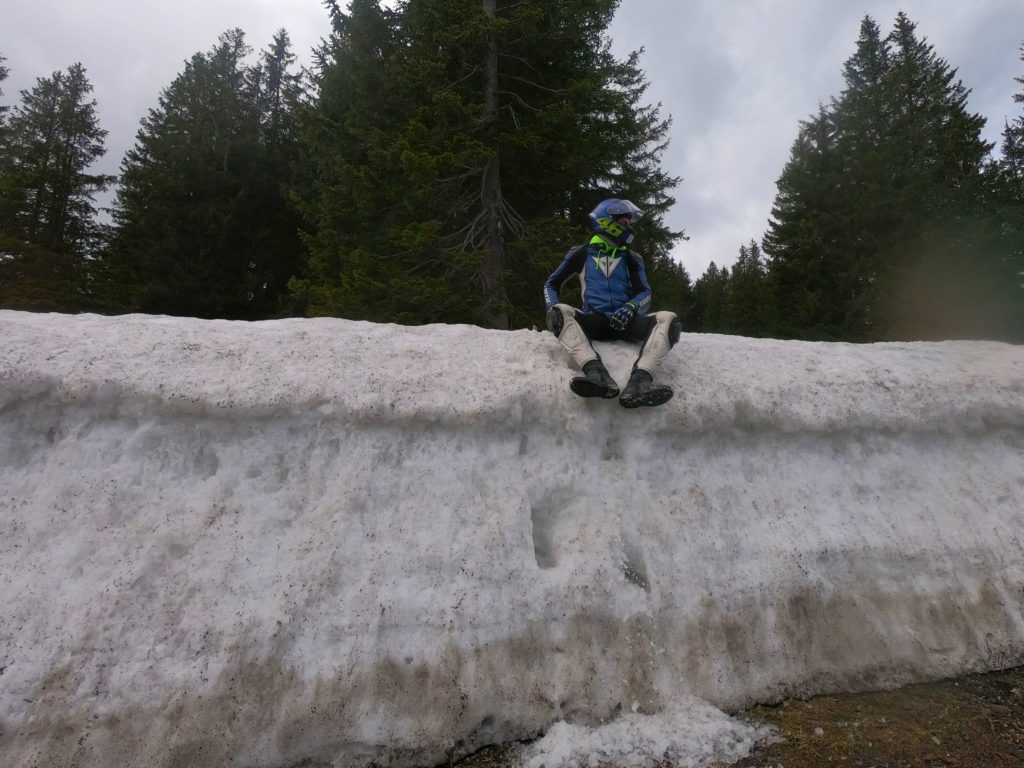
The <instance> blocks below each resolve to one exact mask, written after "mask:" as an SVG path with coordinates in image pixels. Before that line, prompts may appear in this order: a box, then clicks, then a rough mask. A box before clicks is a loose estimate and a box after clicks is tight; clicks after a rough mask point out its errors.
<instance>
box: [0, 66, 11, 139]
mask: <svg viewBox="0 0 1024 768" xmlns="http://www.w3.org/2000/svg"><path fill="white" fill-rule="evenodd" d="M5 61H7V57H6V56H4V55H3V54H0V83H2V82H3V81H4V80H6V79H7V75H8V74H10V70H9V69H7V67H5V66H4V62H5ZM3 95H4V89H3V88H0V96H3ZM9 109H10V108H9V107H8V106H7V105H6V104H0V130H2V129H3V126H4V123H5V122H6V120H7V111H8V110H9ZM0 146H2V145H0Z"/></svg>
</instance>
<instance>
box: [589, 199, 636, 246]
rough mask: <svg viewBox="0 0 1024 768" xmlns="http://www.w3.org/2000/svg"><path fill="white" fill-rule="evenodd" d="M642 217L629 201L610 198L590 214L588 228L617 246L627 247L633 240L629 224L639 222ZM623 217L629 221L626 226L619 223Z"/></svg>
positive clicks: (599, 204)
mask: <svg viewBox="0 0 1024 768" xmlns="http://www.w3.org/2000/svg"><path fill="white" fill-rule="evenodd" d="M643 215H644V214H643V211H641V210H640V209H639V208H637V207H636V206H635V205H633V203H631V202H630V201H629V200H620V199H619V198H617V197H611V198H609V199H607V200H602V201H601V202H600V203H598V204H597V207H596V208H595V209H594V210H592V211H591V212H590V227H591V229H593V230H594V231H595V232H597V233H598V234H601V235H604V236H605V237H608V238H610V239H611V240H612V241H613V242H615V243H618V244H619V245H629V243H631V242H632V240H633V228H632V227H631V226H630V224H632V223H633V222H635V221H639V220H640V219H641V218H643ZM623 217H626V218H628V219H629V221H628V222H627V223H626V224H623V223H622V222H621V221H620V219H622V218H623Z"/></svg>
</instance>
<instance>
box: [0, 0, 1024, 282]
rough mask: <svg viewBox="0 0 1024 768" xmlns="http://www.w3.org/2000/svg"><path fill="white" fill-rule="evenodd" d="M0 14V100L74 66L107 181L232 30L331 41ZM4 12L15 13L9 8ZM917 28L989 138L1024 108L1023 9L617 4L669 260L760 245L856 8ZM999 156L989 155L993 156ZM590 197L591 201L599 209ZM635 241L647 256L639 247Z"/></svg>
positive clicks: (146, 0) (941, 0)
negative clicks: (1, 69) (649, 117)
mask: <svg viewBox="0 0 1024 768" xmlns="http://www.w3.org/2000/svg"><path fill="white" fill-rule="evenodd" d="M7 6H8V7H7V8H6V9H5V11H4V14H3V19H2V20H0V54H2V55H3V56H5V57H6V58H7V61H6V62H5V66H7V67H8V69H9V70H10V75H9V77H8V79H7V80H6V81H4V82H3V83H2V84H0V88H2V89H3V91H4V95H3V97H2V99H0V103H2V104H7V105H14V104H15V103H17V101H18V99H19V96H18V93H19V91H20V90H21V89H24V88H30V87H32V85H34V84H35V81H36V79H37V78H39V77H45V76H49V75H50V74H51V73H52V72H54V71H56V70H63V69H66V68H67V67H68V66H69V65H71V64H73V63H75V62H81V63H82V64H83V65H84V66H85V68H86V72H87V74H88V76H89V79H90V81H91V82H92V84H93V86H94V88H95V91H94V94H93V95H94V97H95V99H96V101H97V104H98V110H99V116H100V123H101V126H102V127H103V128H104V129H106V130H107V131H109V136H108V137H107V150H108V152H107V156H106V158H104V160H103V162H102V164H101V165H100V166H99V169H100V170H102V171H104V172H108V173H115V172H116V171H117V168H118V166H119V165H120V161H121V158H122V156H123V155H124V153H125V151H126V150H127V149H128V148H129V147H130V146H131V145H132V144H133V143H134V140H135V133H136V131H137V130H138V125H139V120H140V119H141V118H142V117H143V116H144V115H145V114H146V111H147V110H148V109H149V108H151V107H153V106H155V105H156V101H157V97H158V95H159V93H160V91H161V90H162V89H163V88H165V87H166V86H168V85H169V84H170V83H171V81H172V80H173V79H174V78H175V77H176V76H177V75H178V74H179V73H180V72H181V71H182V70H183V69H184V62H185V61H186V60H187V59H188V58H190V57H191V56H192V54H194V53H196V52H197V51H207V50H209V49H210V48H211V47H212V46H213V45H214V43H215V42H216V40H217V36H218V35H219V34H220V33H221V32H223V31H224V30H226V29H229V28H231V27H241V28H242V29H243V30H244V31H245V33H246V39H247V40H248V42H249V44H250V45H251V46H252V47H254V48H256V49H258V50H259V49H263V48H266V47H267V46H268V45H269V43H270V41H271V38H272V37H273V34H274V32H275V31H276V30H278V29H280V28H282V27H284V28H285V29H287V30H288V33H289V35H290V36H291V39H292V43H293V46H294V50H295V52H296V54H297V55H298V56H299V58H300V60H301V61H302V62H303V63H308V62H309V50H310V49H311V48H312V47H313V46H314V45H316V43H317V42H318V41H319V39H320V38H322V37H325V36H326V35H327V34H328V33H329V31H330V25H329V20H328V16H327V12H326V11H325V10H324V8H323V6H322V4H321V3H320V1H319V0H178V1H177V2H175V3H167V2H156V1H155V0H77V2H72V0H32V1H31V2H29V0H11V2H10V3H8V4H7ZM11 6H13V8H12V7H11ZM900 10H903V11H905V12H906V13H907V14H908V15H909V17H910V19H911V20H912V21H914V22H916V23H917V25H918V27H917V31H918V35H919V37H920V36H923V37H926V38H927V39H928V41H929V42H930V43H932V44H933V45H934V46H935V50H936V52H937V53H938V54H939V55H940V56H942V57H943V58H944V59H946V60H947V61H948V62H949V63H950V64H951V65H952V66H954V67H956V68H958V69H959V77H960V78H961V79H962V80H963V82H964V84H965V85H966V86H967V87H968V88H970V89H971V90H972V95H971V99H970V105H969V106H970V109H971V110H972V111H974V112H978V113H980V114H982V115H984V116H985V117H986V118H988V121H989V122H988V126H987V127H986V130H985V132H984V137H985V138H986V139H987V140H989V141H993V142H997V143H998V142H999V140H1000V134H1001V132H1002V128H1003V121H1004V119H1010V120H1012V119H1014V118H1016V117H1018V116H1019V115H1020V114H1021V112H1022V109H1024V107H1021V106H1020V105H1017V104H1015V103H1014V102H1013V94H1014V93H1018V92H1020V91H1021V90H1022V87H1021V86H1020V85H1018V84H1017V83H1015V82H1014V80H1013V78H1014V77H1024V62H1022V61H1021V60H1020V55H1021V44H1022V43H1024V2H1022V0H970V1H969V2H957V1H956V0H623V1H622V3H621V5H620V7H619V10H618V13H617V14H616V17H615V20H614V21H613V22H612V24H611V26H610V29H609V31H610V34H611V36H612V38H613V40H614V45H615V48H616V51H617V52H618V53H619V55H620V56H625V54H626V53H628V52H629V51H631V50H635V49H638V48H641V47H642V48H644V49H645V53H644V55H643V57H642V59H641V66H642V67H643V68H644V69H645V71H646V72H647V78H648V81H649V82H650V84H651V88H650V91H649V96H650V102H652V103H655V102H660V103H661V104H662V114H663V116H671V117H672V119H673V127H672V132H671V145H670V148H669V150H668V152H667V153H666V155H665V157H664V158H663V165H664V167H665V169H666V171H668V172H669V173H671V174H673V175H676V176H681V177H683V179H684V181H683V183H682V184H681V185H680V187H679V188H678V189H677V190H676V193H675V197H676V200H677V203H676V205H675V207H674V209H673V210H672V211H671V213H670V214H669V216H668V222H667V223H668V224H669V226H671V227H673V228H675V229H685V230H686V232H687V233H688V234H689V235H690V238H691V239H690V240H689V241H688V242H683V243H681V244H680V245H679V246H678V247H677V248H676V250H675V252H674V256H675V257H676V258H677V259H678V260H680V261H681V262H682V263H683V264H684V265H685V266H686V268H687V270H688V271H689V272H690V276H691V277H692V278H693V279H696V278H697V277H699V276H700V275H701V274H702V273H703V272H704V270H705V268H706V267H707V265H708V263H709V262H711V261H715V262H716V263H717V264H719V265H720V266H721V265H728V264H731V263H732V262H733V261H734V260H735V258H736V255H737V252H738V250H739V247H740V246H741V245H742V244H744V243H747V242H749V241H750V240H751V239H756V240H760V239H761V237H762V235H763V234H764V232H765V230H766V228H767V222H768V216H769V213H770V210H771V205H772V201H773V199H774V197H775V180H776V179H777V178H778V176H779V173H780V172H781V170H782V167H783V165H784V164H785V162H786V160H787V159H788V157H789V149H790V146H791V145H792V143H793V140H794V139H795V138H796V134H797V129H798V124H799V121H800V120H802V119H804V118H806V117H807V116H808V115H810V114H812V113H813V112H815V111H816V110H817V107H818V105H819V104H820V103H823V102H827V101H828V100H829V98H830V97H831V96H834V95H838V94H839V92H840V90H841V89H842V86H843V83H842V66H843V62H844V61H845V60H846V59H847V58H848V57H849V56H850V55H851V54H852V53H853V50H854V47H855V44H856V40H857V36H858V34H859V31H860V22H861V20H862V19H863V18H864V16H865V14H868V15H870V16H871V17H872V18H874V19H875V21H876V22H878V24H879V26H880V27H881V28H882V30H883V32H888V31H889V30H890V29H891V28H892V24H893V21H894V19H895V18H896V14H897V12H898V11H900ZM996 151H998V147H997V150H996ZM595 202H596V201H595ZM637 247H638V249H639V250H641V251H642V250H643V247H642V242H641V241H640V240H639V238H638V240H637Z"/></svg>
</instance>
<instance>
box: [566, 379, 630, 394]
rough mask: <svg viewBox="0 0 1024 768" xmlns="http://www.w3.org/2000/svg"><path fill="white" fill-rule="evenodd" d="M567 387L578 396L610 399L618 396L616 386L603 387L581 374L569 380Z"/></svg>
mask: <svg viewBox="0 0 1024 768" xmlns="http://www.w3.org/2000/svg"><path fill="white" fill-rule="evenodd" d="M569 389H571V390H572V391H573V394H576V395H579V396H580V397H603V398H604V399H605V400H611V399H612V398H613V397H618V396H619V388H618V387H605V386H602V385H601V384H598V383H597V382H595V381H591V380H590V379H587V378H584V377H582V376H579V377H577V378H575V379H573V380H572V381H570V382H569Z"/></svg>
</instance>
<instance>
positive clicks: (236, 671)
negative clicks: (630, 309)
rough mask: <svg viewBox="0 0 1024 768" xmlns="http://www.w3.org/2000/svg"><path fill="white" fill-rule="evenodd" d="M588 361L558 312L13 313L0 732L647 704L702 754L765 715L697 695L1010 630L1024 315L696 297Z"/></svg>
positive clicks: (318, 737) (27, 753) (887, 672)
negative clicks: (559, 329) (704, 320)
mask: <svg viewBox="0 0 1024 768" xmlns="http://www.w3.org/2000/svg"><path fill="white" fill-rule="evenodd" d="M598 349H599V351H600V352H601V353H602V356H603V357H604V359H605V361H606V363H607V364H608V366H609V368H610V370H611V371H612V373H613V375H614V376H616V378H618V379H619V380H620V382H624V381H625V379H626V378H627V375H628V369H629V367H630V365H631V364H632V361H633V359H634V356H635V350H634V348H633V347H630V346H628V345H625V344H602V345H598ZM574 374H575V371H574V370H572V368H571V367H570V364H569V361H568V358H567V356H566V355H565V354H564V353H563V351H562V350H561V349H560V348H559V346H558V344H557V342H556V341H555V339H554V338H553V337H552V336H551V335H550V334H549V333H546V332H541V333H538V332H531V331H521V332H511V333H509V332H497V331H487V330H481V329H478V328H474V327H469V326H428V327H420V328H408V327H399V326H393V325H376V324H370V323H358V322H347V321H340V320H327V319H323V320H283V321H275V322H265V323H255V324H247V323H231V322H221V321H199V320H186V319H175V318H163V317H143V316H127V317H118V318H101V317H96V316H88V315H83V316H59V315H31V314H23V313H15V312H0V763H3V764H4V765H5V766H29V765H47V766H66V765H73V764H78V765H89V766H125V765H145V766H147V767H158V768H162V767H165V766H166V767H167V768H185V767H186V766H198V765H202V766H217V765H228V764H231V765H242V766H254V767H255V766H274V767H276V766H292V765H296V764H302V765H307V766H320V765H323V766H327V765H332V766H335V765H336V766H350V765H364V764H368V763H370V762H377V763H388V764H392V765H410V764H418V765H430V764H437V763H440V762H444V761H446V760H450V759H455V758H458V757H459V756H460V755H463V754H466V753H469V752H471V751H472V750H474V749H476V748H478V747H481V746H483V745H486V744H489V743H495V742H500V741H504V740H512V739H526V738H530V737H535V736H537V735H539V734H542V733H545V732H548V733H549V734H552V733H556V732H560V731H559V729H562V731H565V729H576V730H575V731H574V732H576V733H582V732H584V731H585V730H586V729H599V728H600V727H602V724H605V726H604V727H611V726H613V725H614V724H615V723H620V724H622V723H627V724H631V725H629V727H630V728H633V730H634V731H636V728H638V727H639V726H638V725H637V724H638V723H641V722H642V721H643V718H645V717H646V718H648V719H650V721H651V722H655V721H657V718H659V717H661V718H663V719H664V718H667V720H666V722H668V725H669V727H668V728H667V730H668V731H669V732H670V733H668V735H664V734H663V736H662V737H659V738H662V740H661V741H658V740H657V739H655V741H654V743H653V746H651V745H650V744H648V747H649V748H650V749H651V750H652V754H653V757H652V759H660V758H664V757H666V756H667V757H669V758H674V759H675V760H676V761H677V764H680V765H699V764H705V763H706V762H708V761H710V760H712V759H714V758H718V759H735V758H736V757H738V756H741V755H742V753H743V751H744V749H745V748H749V743H746V744H745V740H746V741H747V742H749V740H750V737H751V734H750V732H749V731H744V730H743V726H741V724H740V723H739V722H738V721H735V719H733V718H729V717H728V716H726V715H725V714H724V713H723V712H720V711H718V710H715V709H713V707H717V708H720V709H721V710H725V711H726V712H728V711H733V710H736V709H738V708H744V707H747V706H748V705H751V704H753V703H755V702H773V701H777V700H779V699H780V698H781V697H784V696H805V695H809V694H814V693H821V692H830V691H839V690H855V689H866V688H877V687H890V686H895V685H898V684H902V683H907V682H910V681H919V680H923V679H928V678H937V677H940V676H946V675H951V674H959V673H965V672H970V671H978V670H986V669H993V668H998V667H1004V666H1009V665H1012V664H1017V663H1020V662H1021V661H1022V660H1024V610H1022V609H1024V544H1022V536H1024V348H1021V347H1014V346H1008V345H1003V344H996V343H983V342H948V343H939V344H925V343H915V344H878V345H865V346H855V345H845V344H810V343H799V342H782V341H765V340H751V339H743V338H733V337H725V336H711V335H686V334H684V336H683V338H682V340H681V341H680V342H679V344H678V345H677V346H676V348H675V349H674V350H673V351H672V353H671V354H670V356H669V358H668V360H667V361H666V363H665V367H664V369H663V371H662V372H661V375H660V376H659V380H661V381H665V382H667V383H670V384H672V385H673V386H674V387H675V389H676V392H677V395H676V398H675V399H673V400H672V401H671V402H670V403H668V404H667V405H666V406H664V407H662V408H658V409H641V410H637V411H627V410H624V409H622V408H620V407H619V406H618V405H617V404H616V403H615V402H614V401H611V402H608V401H592V400H580V399H577V398H576V397H574V396H573V395H572V394H571V393H570V391H569V389H568V386H567V384H568V379H569V378H570V377H571V376H572V375H574ZM712 705H713V706H712ZM673 718H674V719H673ZM716 718H718V720H716ZM719 721H730V722H732V723H733V726H734V727H732V726H729V725H728V724H726V725H721V726H720V727H719V726H715V725H714V723H715V722H719ZM556 724H557V725H556ZM730 727H732V730H730ZM716 728H717V730H716ZM627 730H628V729H627ZM687 731H689V732H690V735H691V737H692V736H693V734H695V733H700V734H703V736H702V737H701V739H703V740H701V739H697V741H698V742H699V743H697V744H696V747H694V744H692V743H691V744H690V745H689V746H690V747H691V749H690V751H689V752H688V751H687V747H686V745H685V744H683V742H684V741H685V738H686V736H685V732H687ZM593 732H597V731H596V730H595V731H593ZM624 733H625V731H621V732H619V735H617V736H614V737H613V738H612V740H615V741H619V742H622V741H623V740H626V741H628V738H627V737H626V736H624V735H623V734H624ZM542 741H543V740H542ZM538 743H542V742H538ZM680 744H683V746H680ZM673 745H675V746H673ZM645 748H646V747H645ZM633 749H636V750H641V748H640V747H637V746H636V745H634V747H633ZM694 749H696V751H694ZM673 750H675V751H673ZM701 750H703V751H701ZM556 751H557V750H556ZM641 751H642V750H641ZM566 754H568V753H564V754H562V755H561V759H562V762H563V763H564V762H566V761H568V762H570V763H571V762H572V760H573V759H575V760H576V761H577V762H579V761H580V759H581V758H580V755H579V754H577V755H576V757H575V758H572V757H571V755H570V756H569V757H567V756H566ZM528 757H529V755H527V757H526V758H524V760H526V759H527V758H528ZM584 757H586V755H584ZM591 757H593V756H591ZM633 757H636V755H633V756H632V757H631V756H629V755H627V756H626V758H629V759H632V758H633ZM616 759H619V760H623V759H624V758H623V757H622V756H621V755H620V756H619V757H618V758H616ZM542 762H543V763H544V764H546V765H548V766H549V768H550V766H552V765H555V764H557V763H558V762H559V758H558V757H557V755H556V756H555V757H552V755H551V754H548V756H547V757H546V758H545V757H544V756H543V755H541V756H540V757H536V756H535V757H534V758H533V763H534V764H535V765H540V764H541V763H542ZM634 762H636V761H634ZM639 762H640V763H642V762H643V760H639Z"/></svg>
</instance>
